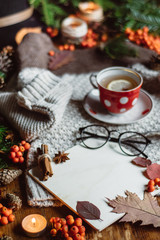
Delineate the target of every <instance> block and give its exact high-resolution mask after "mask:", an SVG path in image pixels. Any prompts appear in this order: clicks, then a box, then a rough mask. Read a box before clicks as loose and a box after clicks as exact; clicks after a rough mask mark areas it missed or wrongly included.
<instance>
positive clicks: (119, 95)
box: [90, 67, 143, 114]
mask: <svg viewBox="0 0 160 240" xmlns="http://www.w3.org/2000/svg"><path fill="white" fill-rule="evenodd" d="M95 80H96V84H95ZM90 82H91V84H92V85H93V87H95V88H98V89H99V93H100V101H101V103H102V104H103V106H104V107H105V108H106V109H107V110H108V111H109V112H110V113H112V114H122V113H125V112H127V111H128V110H130V109H131V108H132V107H133V106H134V105H135V104H136V102H137V100H138V97H139V92H140V88H141V86H142V84H143V78H142V76H141V75H140V74H139V73H137V72H136V71H134V70H132V69H130V68H125V67H110V68H105V69H103V70H102V71H100V72H99V73H98V74H97V75H95V74H91V76H90Z"/></svg>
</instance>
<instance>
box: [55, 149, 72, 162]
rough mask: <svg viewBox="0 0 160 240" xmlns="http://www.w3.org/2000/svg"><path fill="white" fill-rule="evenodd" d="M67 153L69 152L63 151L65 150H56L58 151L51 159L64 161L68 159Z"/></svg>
mask: <svg viewBox="0 0 160 240" xmlns="http://www.w3.org/2000/svg"><path fill="white" fill-rule="evenodd" d="M68 154H69V153H65V152H60V151H58V153H57V154H55V157H54V158H53V161H54V162H55V163H62V162H65V161H66V160H69V157H68Z"/></svg>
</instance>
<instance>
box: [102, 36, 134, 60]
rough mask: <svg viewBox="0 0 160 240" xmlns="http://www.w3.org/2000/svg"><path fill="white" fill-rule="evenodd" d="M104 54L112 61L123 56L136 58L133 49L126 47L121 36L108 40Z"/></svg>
mask: <svg viewBox="0 0 160 240" xmlns="http://www.w3.org/2000/svg"><path fill="white" fill-rule="evenodd" d="M104 50H105V52H106V54H107V55H108V56H109V57H110V58H112V59H121V58H122V57H124V56H130V57H136V56H137V52H136V50H135V49H134V48H132V47H129V46H127V44H126V42H125V37H124V36H123V35H121V36H118V37H115V38H114V39H112V40H110V41H109V42H108V44H107V45H106V47H105V49H104Z"/></svg>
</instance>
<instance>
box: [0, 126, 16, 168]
mask: <svg viewBox="0 0 160 240" xmlns="http://www.w3.org/2000/svg"><path fill="white" fill-rule="evenodd" d="M14 144H17V141H16V140H15V139H13V132H12V131H11V130H10V129H9V127H7V126H5V125H3V124H0V169H2V168H7V167H8V161H7V160H8V153H9V151H10V148H11V146H13V145H14Z"/></svg>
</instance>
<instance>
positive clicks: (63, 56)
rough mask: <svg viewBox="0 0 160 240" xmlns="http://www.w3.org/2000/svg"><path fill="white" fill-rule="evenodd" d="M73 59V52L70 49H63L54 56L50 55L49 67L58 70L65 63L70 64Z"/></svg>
mask: <svg viewBox="0 0 160 240" xmlns="http://www.w3.org/2000/svg"><path fill="white" fill-rule="evenodd" d="M71 61H73V54H72V52H70V51H63V52H58V53H56V54H55V55H54V56H50V59H49V63H48V69H49V70H56V69H58V68H60V67H62V66H63V65H66V64H68V63H69V62H71Z"/></svg>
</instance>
